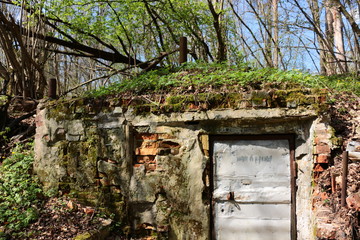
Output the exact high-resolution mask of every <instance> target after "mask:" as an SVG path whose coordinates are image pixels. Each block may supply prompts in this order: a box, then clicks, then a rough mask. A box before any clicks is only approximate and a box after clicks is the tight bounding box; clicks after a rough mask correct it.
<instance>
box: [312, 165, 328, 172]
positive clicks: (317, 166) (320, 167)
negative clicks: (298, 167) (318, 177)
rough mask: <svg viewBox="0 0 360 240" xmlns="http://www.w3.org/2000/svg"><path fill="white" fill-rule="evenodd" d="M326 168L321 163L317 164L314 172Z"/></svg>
mask: <svg viewBox="0 0 360 240" xmlns="http://www.w3.org/2000/svg"><path fill="white" fill-rule="evenodd" d="M324 170H325V169H324V168H323V167H322V166H321V165H320V164H316V166H315V168H314V172H323V171H324Z"/></svg>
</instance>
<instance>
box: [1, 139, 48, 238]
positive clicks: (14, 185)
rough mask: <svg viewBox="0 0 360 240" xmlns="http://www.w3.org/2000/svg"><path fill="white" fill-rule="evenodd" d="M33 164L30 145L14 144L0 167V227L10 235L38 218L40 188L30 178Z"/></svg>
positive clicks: (34, 180) (35, 181)
mask: <svg viewBox="0 0 360 240" xmlns="http://www.w3.org/2000/svg"><path fill="white" fill-rule="evenodd" d="M32 163H33V151H32V145H27V146H22V145H17V146H16V147H15V148H14V149H13V151H12V154H11V156H9V157H8V158H6V159H5V160H4V161H3V163H2V165H1V166H0V227H1V228H2V229H4V230H5V231H3V232H6V233H7V234H9V235H12V234H15V233H16V232H17V231H19V230H21V229H22V228H23V227H26V226H27V225H28V224H29V223H30V222H32V221H34V220H36V219H37V205H38V204H39V200H38V196H39V194H42V189H41V187H40V184H39V183H38V182H37V180H36V179H34V177H33V176H32V175H31V170H32ZM0 239H1V235H0Z"/></svg>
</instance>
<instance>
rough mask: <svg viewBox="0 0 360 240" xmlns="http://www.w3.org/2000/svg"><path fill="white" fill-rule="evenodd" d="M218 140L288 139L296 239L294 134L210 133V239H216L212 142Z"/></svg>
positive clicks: (292, 215) (292, 231) (292, 218)
mask: <svg viewBox="0 0 360 240" xmlns="http://www.w3.org/2000/svg"><path fill="white" fill-rule="evenodd" d="M219 140H288V141H289V150H290V188H291V206H290V208H291V233H290V234H291V240H296V237H297V234H296V232H297V231H296V177H297V170H296V162H295V134H263V135H210V136H209V143H210V145H209V146H210V152H209V155H210V168H209V170H210V171H209V172H210V228H209V229H210V233H209V234H210V239H212V240H215V239H216V233H215V228H214V215H215V212H214V204H215V201H214V200H213V192H214V163H215V159H214V157H213V149H214V142H215V141H219Z"/></svg>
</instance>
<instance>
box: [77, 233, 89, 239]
mask: <svg viewBox="0 0 360 240" xmlns="http://www.w3.org/2000/svg"><path fill="white" fill-rule="evenodd" d="M89 239H92V235H91V234H90V233H89V232H85V233H82V234H79V235H77V236H76V237H75V238H74V240H89Z"/></svg>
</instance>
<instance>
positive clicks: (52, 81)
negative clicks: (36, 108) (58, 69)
mask: <svg viewBox="0 0 360 240" xmlns="http://www.w3.org/2000/svg"><path fill="white" fill-rule="evenodd" d="M48 97H49V98H52V99H56V79H55V78H51V79H50V80H49V92H48Z"/></svg>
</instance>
